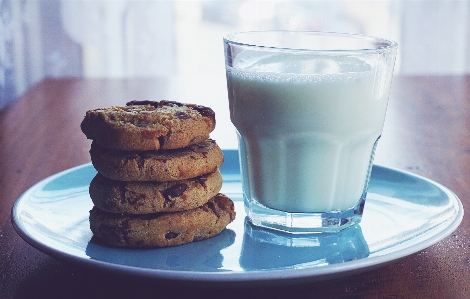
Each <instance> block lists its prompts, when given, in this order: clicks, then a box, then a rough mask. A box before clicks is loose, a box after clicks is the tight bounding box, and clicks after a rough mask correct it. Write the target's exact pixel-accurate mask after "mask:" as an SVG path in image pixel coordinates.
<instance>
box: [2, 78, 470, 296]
mask: <svg viewBox="0 0 470 299" xmlns="http://www.w3.org/2000/svg"><path fill="white" fill-rule="evenodd" d="M165 84H166V83H165V81H162V80H138V79H135V80H82V79H60V80H59V79H48V80H45V81H43V82H40V83H39V84H37V85H36V86H34V87H33V88H31V89H30V90H29V91H28V92H27V93H26V94H24V95H23V96H22V97H21V99H19V101H17V102H16V103H14V104H13V105H11V106H10V107H9V108H8V109H6V110H4V111H2V112H0V190H1V191H0V298H2V299H6V298H38V297H44V298H45V297H47V298H109V297H114V298H128V297H132V298H150V297H152V298H153V297H158V298H160V297H161V298H164V297H167V296H170V297H172V298H178V297H189V296H194V294H195V292H197V294H203V295H204V296H205V297H207V298H216V297H217V298H220V297H223V298H268V297H270V298H456V299H459V298H470V229H469V227H470V213H467V214H466V215H465V216H464V220H463V222H462V224H461V225H460V227H459V228H458V229H457V230H456V231H455V232H454V233H453V234H452V235H451V236H449V237H447V238H445V239H444V240H443V241H441V242H439V243H438V244H436V245H434V246H431V247H430V248H427V249H425V250H423V251H421V252H419V253H417V254H414V255H412V256H409V257H407V258H404V259H402V260H400V261H397V262H395V263H392V264H390V265H388V266H385V267H382V268H379V269H377V270H374V271H370V272H367V273H364V274H361V275H354V276H349V277H345V278H341V279H335V280H328V281H323V282H316V283H309V284H303V285H296V286H290V287H272V288H267V287H263V288H250V289H230V290H222V289H217V288H216V287H217V286H216V285H214V288H210V289H207V288H201V289H199V288H196V287H182V286H178V285H165V284H162V283H160V282H158V281H151V280H146V279H136V278H131V277H127V276H121V275H117V274H111V273H105V272H101V271H94V270H93V269H90V268H82V267H81V266H78V265H75V264H71V263H67V262H62V261H59V260H56V259H54V258H52V257H49V256H47V255H45V254H43V253H41V252H40V251H38V250H36V249H34V248H32V247H31V246H30V245H28V244H27V243H25V242H24V241H23V240H22V239H21V238H20V237H19V236H18V235H17V234H16V233H15V231H14V229H13V227H12V225H11V220H10V211H11V208H12V206H13V204H14V202H15V200H16V199H17V198H18V197H19V196H20V195H21V193H22V192H24V191H25V190H26V189H27V188H29V187H30V186H32V185H33V184H35V183H36V182H38V181H39V180H41V179H43V178H45V177H47V176H49V175H51V174H54V173H56V172H58V171H61V170H64V169H67V168H69V167H73V166H76V165H79V164H83V163H86V162H89V161H90V158H89V154H88V150H89V146H90V142H89V141H88V140H86V138H85V137H84V135H83V134H82V133H81V132H80V130H79V124H80V122H81V120H82V118H83V116H84V114H85V111H86V110H88V109H91V108H97V107H104V106H109V105H114V104H123V103H125V102H126V101H128V100H130V99H140V100H160V99H163V97H164V96H165V94H164V87H165ZM172 100H177V101H178V100H179V101H184V100H181V99H172ZM376 163H377V164H381V165H385V166H390V167H396V168H399V169H403V170H407V171H411V172H413V173H416V174H419V175H423V176H425V177H428V178H430V179H432V180H435V181H437V182H439V183H441V184H443V185H445V186H447V187H448V188H450V189H451V190H453V191H454V192H455V193H456V194H457V195H458V196H459V198H460V199H461V201H462V203H463V205H464V207H465V208H468V209H469V210H470V188H469V185H470V77H469V76H450V77H397V78H395V79H394V82H393V86H392V92H391V96H390V104H389V109H388V112H387V120H386V123H385V129H384V132H383V135H382V138H381V140H380V142H379V146H378V148H377V155H376Z"/></svg>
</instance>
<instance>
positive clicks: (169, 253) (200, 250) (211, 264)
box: [86, 229, 235, 272]
mask: <svg viewBox="0 0 470 299" xmlns="http://www.w3.org/2000/svg"><path fill="white" fill-rule="evenodd" d="M234 241H235V232H234V231H232V230H230V229H224V230H223V231H222V232H221V233H220V234H218V235H217V236H215V237H212V238H209V239H206V240H202V241H198V242H193V243H188V244H184V245H180V246H174V247H167V248H151V249H143V248H119V247H109V246H107V245H104V244H103V243H101V242H100V240H99V239H97V238H96V237H93V238H92V239H91V240H90V242H89V243H88V246H87V248H86V254H87V255H88V256H89V257H90V258H91V259H94V260H98V261H102V262H108V263H112V264H120V265H125V266H131V267H139V268H149V269H158V270H176V271H178V270H179V271H197V272H213V271H219V269H220V268H221V267H222V261H223V256H222V254H221V253H220V251H221V250H222V249H224V248H227V247H229V246H230V245H232V244H233V242H234ZM220 271H221V270H220Z"/></svg>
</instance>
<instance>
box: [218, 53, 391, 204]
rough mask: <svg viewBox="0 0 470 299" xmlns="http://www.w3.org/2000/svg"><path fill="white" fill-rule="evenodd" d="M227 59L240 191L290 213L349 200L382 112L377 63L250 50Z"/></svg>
mask: <svg viewBox="0 0 470 299" xmlns="http://www.w3.org/2000/svg"><path fill="white" fill-rule="evenodd" d="M232 63H233V64H232V65H233V67H230V66H227V72H226V75H227V86H228V94H229V104H230V113H231V114H230V117H231V120H232V123H233V124H234V125H235V127H236V129H237V131H238V133H239V149H240V151H241V157H240V162H241V168H242V175H243V176H244V180H243V184H244V186H243V188H244V194H245V196H246V197H247V198H249V199H250V200H251V199H254V200H256V201H258V202H259V203H261V204H263V205H265V206H267V207H270V208H273V209H277V210H281V211H287V212H328V211H336V210H340V211H342V210H347V209H349V208H351V207H354V206H355V205H356V204H357V203H358V202H359V201H360V199H361V196H363V193H364V191H365V187H366V179H367V178H368V172H369V171H370V165H371V164H370V163H371V157H372V156H373V152H374V150H375V145H376V142H377V140H378V139H379V137H380V135H381V132H382V127H383V122H384V118H385V111H386V106H387V98H388V90H389V84H390V80H388V79H389V78H385V80H384V79H383V76H377V74H378V73H380V72H382V71H383V70H381V69H380V66H371V65H369V64H368V62H367V61H363V60H360V59H358V58H354V57H347V56H345V57H335V58H331V57H308V56H306V55H303V56H299V57H295V56H294V57H293V56H292V55H291V56H283V55H282V54H273V55H265V56H264V57H259V56H257V55H253V54H252V53H250V52H247V53H246V54H245V53H241V54H239V55H238V56H237V59H236V60H235V61H233V62H232ZM376 78H382V80H381V81H380V80H377V79H376Z"/></svg>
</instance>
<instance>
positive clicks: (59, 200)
mask: <svg viewBox="0 0 470 299" xmlns="http://www.w3.org/2000/svg"><path fill="white" fill-rule="evenodd" d="M224 154H225V163H224V165H223V166H222V167H221V172H222V175H223V179H224V182H223V187H222V191H221V192H223V193H225V194H226V195H227V196H229V197H231V198H232V200H233V201H234V202H235V209H236V212H237V217H236V219H235V221H234V222H232V223H231V224H229V225H228V226H227V228H226V229H225V230H223V231H222V232H221V233H220V234H219V235H217V236H215V237H213V238H211V239H207V240H204V241H199V242H194V243H190V244H185V245H181V246H177V247H170V248H161V249H129V248H113V247H107V246H104V245H102V244H100V243H99V242H97V241H96V239H95V238H93V235H92V233H91V231H90V229H89V224H88V211H89V210H90V209H91V208H92V206H93V203H92V201H91V199H90V197H89V195H88V185H89V183H90V181H91V179H92V178H93V177H94V175H95V174H96V171H95V169H94V168H93V166H92V165H91V164H85V165H81V166H77V167H75V168H71V169H69V170H66V171H63V172H60V173H58V174H56V175H53V176H51V177H48V178H46V179H44V180H42V181H40V182H38V183H37V184H35V185H34V186H32V187H31V188H30V189H29V190H27V191H26V192H25V193H24V194H23V195H22V196H21V197H20V198H19V199H18V200H17V201H16V203H15V205H14V207H13V209H12V223H13V226H14V227H15V230H16V231H17V233H18V234H19V235H20V236H21V237H22V238H23V239H24V240H25V241H26V242H28V243H29V244H31V245H32V246H34V247H35V248H37V249H38V250H40V251H42V252H44V253H46V254H49V255H51V256H53V257H56V258H59V259H62V260H66V261H69V262H75V263H79V264H81V265H85V266H91V267H93V268H94V269H96V268H100V269H104V270H110V271H116V272H121V273H125V274H129V275H136V276H144V277H151V278H155V279H160V280H165V281H167V282H178V283H185V284H191V283H197V284H198V285H201V284H204V283H207V284H209V283H214V282H217V283H218V285H219V286H221V285H227V286H229V285H246V286H249V285H257V286H258V285H280V284H297V283H305V282H310V281H318V280H323V279H330V278H337V277H341V276H345V275H352V274H357V273H361V272H364V271H368V270H372V269H375V268H377V267H380V266H383V265H385V264H388V263H391V262H394V261H396V260H398V259H400V258H403V257H405V256H408V255H410V254H413V253H416V252H418V251H420V250H423V249H425V248H427V247H429V246H431V245H433V244H435V243H437V242H439V241H440V240H442V239H443V238H445V237H446V236H448V235H449V234H451V233H452V232H453V231H454V230H455V229H456V228H457V227H458V225H459V224H460V222H461V221H462V217H463V207H462V204H461V202H460V200H459V199H458V198H457V196H456V195H455V194H454V193H452V192H451V191H450V190H448V189H447V188H446V187H444V186H442V185H440V184H438V183H436V182H433V181H431V180H429V179H426V178H424V177H421V176H418V175H415V174H412V173H409V172H405V171H400V170H397V169H391V168H387V167H382V166H377V165H374V166H373V170H372V175H371V181H370V187H369V193H368V196H367V200H366V205H365V210H364V216H363V219H362V222H361V223H360V224H358V225H355V226H352V227H350V228H348V229H345V230H343V231H341V232H339V233H335V234H304V235H302V234H301V235H289V234H285V233H281V232H276V231H271V230H267V229H260V228H257V227H253V226H251V225H250V223H248V222H246V221H245V212H244V208H243V198H242V193H241V181H240V173H239V165H238V153H237V151H235V150H226V151H224Z"/></svg>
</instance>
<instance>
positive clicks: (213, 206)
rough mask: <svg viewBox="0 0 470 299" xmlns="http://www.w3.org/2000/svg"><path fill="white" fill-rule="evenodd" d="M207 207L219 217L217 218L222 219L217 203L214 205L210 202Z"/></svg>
mask: <svg viewBox="0 0 470 299" xmlns="http://www.w3.org/2000/svg"><path fill="white" fill-rule="evenodd" d="M207 206H208V207H209V209H211V210H212V212H214V214H215V215H216V216H217V218H220V212H219V207H218V206H217V205H216V204H215V203H213V202H212V201H209V202H208V203H207Z"/></svg>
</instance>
